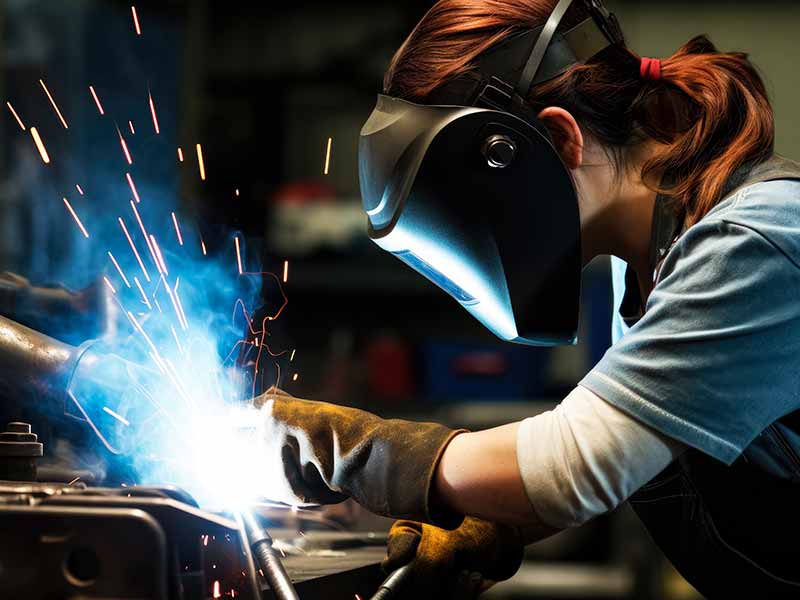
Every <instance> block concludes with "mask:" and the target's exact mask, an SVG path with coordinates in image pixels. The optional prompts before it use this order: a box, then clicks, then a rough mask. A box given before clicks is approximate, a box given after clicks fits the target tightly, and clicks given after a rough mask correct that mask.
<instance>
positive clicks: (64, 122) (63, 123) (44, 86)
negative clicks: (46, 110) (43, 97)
mask: <svg viewBox="0 0 800 600" xmlns="http://www.w3.org/2000/svg"><path fill="white" fill-rule="evenodd" d="M39 83H41V84H42V89H44V93H45V94H47V97H48V98H49V99H50V104H52V105H53V109H54V110H55V111H56V114H57V115H58V118H59V119H60V120H61V124H62V125H63V126H64V129H69V125H67V121H66V120H65V119H64V115H62V114H61V111H60V110H58V106H57V105H56V101H55V100H53V96H52V95H51V94H50V90H48V89H47V86H46V85H45V83H44V81H42V80H41V79H40V80H39Z"/></svg>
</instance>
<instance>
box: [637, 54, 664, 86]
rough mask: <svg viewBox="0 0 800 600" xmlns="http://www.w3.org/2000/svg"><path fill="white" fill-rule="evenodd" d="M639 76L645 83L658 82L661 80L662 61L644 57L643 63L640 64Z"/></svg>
mask: <svg viewBox="0 0 800 600" xmlns="http://www.w3.org/2000/svg"><path fill="white" fill-rule="evenodd" d="M639 76H640V77H641V78H642V79H644V80H645V81H658V80H659V79H661V60H659V59H658V58H646V57H644V56H643V57H642V62H641V63H640V64H639Z"/></svg>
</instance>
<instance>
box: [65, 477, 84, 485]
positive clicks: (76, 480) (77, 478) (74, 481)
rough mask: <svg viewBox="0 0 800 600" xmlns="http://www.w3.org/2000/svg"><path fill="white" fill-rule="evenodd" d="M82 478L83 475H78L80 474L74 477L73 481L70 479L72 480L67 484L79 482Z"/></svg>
mask: <svg viewBox="0 0 800 600" xmlns="http://www.w3.org/2000/svg"><path fill="white" fill-rule="evenodd" d="M80 480H81V476H80V475H78V476H77V477H76V478H75V479H73V480H72V481H70V482H69V483H68V484H67V486H71V485H72V484H74V483H78V482H79V481H80Z"/></svg>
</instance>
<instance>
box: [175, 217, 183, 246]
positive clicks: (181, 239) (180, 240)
mask: <svg viewBox="0 0 800 600" xmlns="http://www.w3.org/2000/svg"><path fill="white" fill-rule="evenodd" d="M172 222H173V223H174V224H175V233H176V234H178V243H179V244H180V245H181V246H183V236H182V235H181V228H180V227H179V226H178V217H176V216H175V213H174V212H173V213H172Z"/></svg>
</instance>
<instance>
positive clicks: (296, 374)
mask: <svg viewBox="0 0 800 600" xmlns="http://www.w3.org/2000/svg"><path fill="white" fill-rule="evenodd" d="M298 377H300V373H295V374H294V375H292V381H297V379H298Z"/></svg>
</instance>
